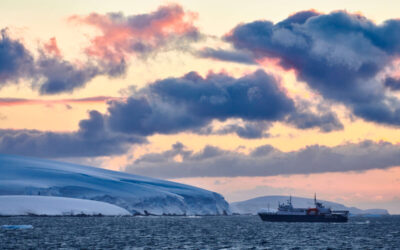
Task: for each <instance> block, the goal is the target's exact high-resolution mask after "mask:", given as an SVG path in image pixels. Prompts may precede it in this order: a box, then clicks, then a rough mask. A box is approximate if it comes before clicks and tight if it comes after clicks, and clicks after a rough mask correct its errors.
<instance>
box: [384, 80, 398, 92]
mask: <svg viewBox="0 0 400 250" xmlns="http://www.w3.org/2000/svg"><path fill="white" fill-rule="evenodd" d="M384 84H385V86H386V87H387V88H389V89H390V90H392V91H398V90H400V79H397V78H394V77H387V78H386V79H385V81H384Z"/></svg>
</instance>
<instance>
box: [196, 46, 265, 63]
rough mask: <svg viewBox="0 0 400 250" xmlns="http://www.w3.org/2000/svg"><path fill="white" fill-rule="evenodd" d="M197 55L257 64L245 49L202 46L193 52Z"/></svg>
mask: <svg viewBox="0 0 400 250" xmlns="http://www.w3.org/2000/svg"><path fill="white" fill-rule="evenodd" d="M195 55H196V56H198V57H203V58H211V59H216V60H221V61H227V62H238V63H244V64H257V63H256V62H255V61H254V58H253V57H252V55H251V54H250V53H246V52H245V51H235V50H224V49H213V48H203V49H201V50H199V51H196V53H195Z"/></svg>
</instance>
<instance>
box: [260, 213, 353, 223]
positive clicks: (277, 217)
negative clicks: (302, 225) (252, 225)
mask: <svg viewBox="0 0 400 250" xmlns="http://www.w3.org/2000/svg"><path fill="white" fill-rule="evenodd" d="M258 215H259V216H260V218H261V219H262V220H263V221H271V222H347V221H348V218H347V216H343V215H336V214H335V215H329V216H325V215H283V214H272V213H259V214H258Z"/></svg>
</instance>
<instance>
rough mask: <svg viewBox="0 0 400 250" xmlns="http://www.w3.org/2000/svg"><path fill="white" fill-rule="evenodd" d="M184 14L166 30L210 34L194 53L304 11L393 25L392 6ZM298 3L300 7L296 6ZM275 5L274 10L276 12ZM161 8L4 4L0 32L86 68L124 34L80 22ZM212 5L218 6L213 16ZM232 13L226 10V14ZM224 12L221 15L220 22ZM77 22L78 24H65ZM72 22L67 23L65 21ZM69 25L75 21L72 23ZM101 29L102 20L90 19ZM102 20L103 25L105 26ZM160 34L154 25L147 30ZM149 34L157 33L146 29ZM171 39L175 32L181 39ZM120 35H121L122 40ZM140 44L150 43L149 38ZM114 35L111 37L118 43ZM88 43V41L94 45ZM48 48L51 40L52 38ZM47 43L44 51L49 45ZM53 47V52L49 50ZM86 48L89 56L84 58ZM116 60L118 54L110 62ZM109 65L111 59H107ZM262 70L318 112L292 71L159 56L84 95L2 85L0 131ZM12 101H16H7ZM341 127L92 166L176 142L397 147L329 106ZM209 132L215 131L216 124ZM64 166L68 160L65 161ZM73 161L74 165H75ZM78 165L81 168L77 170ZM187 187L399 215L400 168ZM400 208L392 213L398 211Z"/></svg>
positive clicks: (316, 99)
mask: <svg viewBox="0 0 400 250" xmlns="http://www.w3.org/2000/svg"><path fill="white" fill-rule="evenodd" d="M175 2H177V3H178V4H181V5H182V6H183V7H184V9H185V10H187V11H188V13H190V15H189V16H188V17H187V19H189V20H187V19H186V21H187V22H185V23H180V22H177V20H176V19H173V20H172V21H171V23H172V26H171V27H170V29H172V30H178V31H179V32H181V33H182V32H184V31H187V30H188V29H190V28H191V25H192V24H193V25H196V26H198V27H199V29H200V30H201V31H202V32H205V33H207V34H209V37H208V38H207V39H205V40H202V41H200V42H199V43H198V44H195V45H194V47H195V48H202V47H205V46H210V47H212V46H226V47H229V45H227V44H225V43H224V42H223V41H221V40H219V39H218V37H220V36H223V35H224V34H226V33H228V32H229V31H230V30H231V29H232V28H233V27H235V26H236V25H237V24H239V23H241V22H250V21H253V20H256V19H268V20H272V21H275V22H276V21H279V20H282V19H284V18H286V17H287V16H288V15H290V14H292V13H294V12H296V11H300V10H306V9H310V8H313V9H316V10H318V11H322V12H325V13H326V12H330V11H332V10H337V9H346V10H349V11H352V12H356V11H357V12H360V13H363V14H364V15H366V16H367V17H368V18H371V19H373V20H375V21H376V22H377V23H380V22H382V21H383V20H386V19H389V18H399V17H400V14H398V9H399V8H400V2H399V1H390V0H383V1H379V3H378V2H377V1H372V0H371V1H367V0H365V1H351V3H350V1H344V0H340V1H334V2H332V1H316V0H307V1H287V0H285V1H283V2H282V1H250V2H240V3H239V2H232V1H217V2H210V1H175ZM300 2H301V3H300ZM278 3H279V4H278ZM163 4H165V1H153V0H152V1H146V2H143V1H122V0H121V1H112V2H109V1H76V0H74V1H68V2H64V3H60V2H57V3H55V2H54V1H50V0H41V1H35V3H33V2H32V1H27V0H26V1H22V0H21V1H9V0H6V1H4V3H2V8H1V10H0V16H2V17H3V18H1V19H0V25H1V27H9V29H10V33H11V36H12V37H13V38H19V39H22V40H23V42H24V44H26V46H27V47H28V48H36V47H38V46H43V44H47V49H48V50H50V51H52V53H55V54H58V55H63V56H65V58H67V59H70V60H71V61H78V62H81V61H83V57H84V56H83V55H84V54H85V53H86V54H89V55H95V56H97V57H101V58H103V57H105V54H103V52H104V50H102V49H103V48H104V47H106V46H108V45H109V43H118V44H121V43H122V44H123V45H124V46H127V45H126V44H124V43H123V41H124V39H125V35H126V36H130V35H132V34H127V33H126V32H125V31H124V30H123V29H121V30H119V33H118V34H113V35H114V36H113V38H114V40H112V41H111V40H108V39H107V37H101V36H99V35H100V34H101V32H100V31H99V30H98V29H96V27H91V26H90V25H83V24H81V23H79V22H85V23H86V24H87V23H89V24H92V25H94V26H96V24H93V22H94V21H93V19H90V20H89V19H87V18H86V19H85V18H84V17H87V16H88V15H90V13H92V12H97V13H99V14H100V15H104V14H106V13H107V12H110V11H122V12H124V13H125V14H127V15H128V14H129V15H132V14H139V13H148V12H150V11H154V10H155V9H157V8H158V6H160V5H163ZM210 4H215V7H212V8H210ZM227 4H228V5H229V6H230V8H227V9H226V8H223V6H226V5H227ZM221 12H223V13H221ZM71 16H75V17H79V18H76V19H78V20H79V22H78V23H79V24H76V23H73V22H71V21H70V19H69V18H70V17H71ZM68 20H69V21H68ZM75 21H76V20H75ZM97 21H99V20H97ZM103 21H104V20H103ZM154 25H155V27H156V28H159V29H160V34H161V33H162V34H164V33H163V32H165V30H162V29H161V28H160V27H161V26H162V25H161V24H157V23H156V24H154ZM152 29H154V27H153V28H152ZM179 32H178V33H179ZM121 34H122V35H121ZM145 34H146V39H147V38H149V39H154V37H151V36H149V35H148V34H147V33H145ZM117 35H118V36H117ZM93 37H95V38H93ZM53 38H54V40H51V39H53ZM48 41H50V43H48ZM55 42H57V46H56V44H55ZM92 43H95V44H97V47H96V50H88V49H87V48H88V46H90V45H91V44H92ZM114 55H118V56H119V54H118V53H116V54H114ZM113 59H114V58H113ZM258 68H262V69H264V70H265V71H267V72H269V73H272V74H274V75H275V76H276V78H277V79H278V80H279V84H280V88H281V89H282V90H283V91H284V92H285V93H287V95H288V96H289V97H291V98H293V99H296V98H301V99H303V100H306V101H308V102H309V103H310V104H311V106H312V107H317V106H318V105H319V104H321V103H322V102H323V98H322V97H321V96H320V95H319V94H318V93H316V92H315V91H312V90H310V89H309V87H307V85H306V84H305V83H304V82H298V81H297V80H296V74H295V71H294V70H289V71H286V70H283V69H282V68H280V67H279V66H278V65H277V62H276V61H274V60H265V61H263V62H262V63H261V64H260V65H257V66H255V65H244V64H237V63H232V62H222V61H216V60H211V59H205V58H197V57H194V56H193V55H192V54H191V53H188V52H182V51H163V52H161V53H159V54H157V55H155V56H150V57H148V58H146V59H145V60H142V59H139V58H136V57H135V56H132V57H130V66H129V68H128V71H127V73H126V75H125V76H124V77H120V78H108V77H106V76H97V77H95V78H94V79H92V80H91V81H90V82H89V83H88V84H87V85H86V86H85V87H84V88H81V89H78V90H77V91H75V92H73V93H63V94H58V95H53V96H48V95H40V94H38V92H37V90H35V89H31V88H30V82H29V81H27V80H24V81H23V82H22V83H21V84H19V85H8V86H5V87H2V88H1V89H0V129H37V130H41V131H58V132H71V131H76V130H77V129H78V124H79V121H80V120H82V119H85V118H87V117H88V111H89V110H98V111H99V112H101V113H106V112H107V107H108V106H107V101H109V100H115V99H121V100H122V99H124V98H126V96H127V95H129V93H130V92H129V87H131V86H135V87H136V88H137V89H140V88H141V87H144V86H147V85H148V84H149V83H151V82H153V81H155V80H157V79H163V78H166V77H180V76H182V75H184V74H186V73H187V72H190V71H197V72H199V74H201V75H202V76H206V75H207V73H208V72H211V71H212V72H226V73H228V74H229V75H232V76H233V77H241V76H243V75H245V74H246V73H249V72H253V71H254V70H256V69H258ZM12 98H14V100H11V99H12ZM329 105H331V106H330V107H331V108H332V110H334V111H335V112H336V113H337V115H338V117H339V118H340V120H341V121H342V122H343V124H344V129H343V130H340V131H333V132H330V133H322V132H320V131H318V129H307V130H301V129H297V128H294V127H293V126H290V125H287V124H285V123H282V122H275V123H274V124H273V125H272V127H271V128H270V130H269V133H270V134H272V135H273V136H271V137H269V138H259V139H244V138H240V137H238V136H237V135H235V134H227V135H209V136H205V135H198V134H192V133H188V132H181V133H176V134H168V135H160V134H155V135H152V136H149V137H148V140H149V143H147V144H144V145H133V146H132V147H131V149H130V150H129V151H128V152H127V153H126V154H124V155H120V156H107V157H99V158H98V159H97V160H99V161H96V162H97V163H98V165H97V166H99V167H105V168H109V169H114V170H124V166H125V165H126V164H128V163H130V162H132V161H133V160H134V159H137V158H139V157H140V156H141V155H144V154H146V153H150V152H162V151H165V150H167V149H169V148H170V147H171V145H172V144H173V143H175V142H177V141H179V142H182V143H183V144H184V145H185V146H186V147H187V148H188V149H190V150H194V151H198V150H200V149H202V148H204V147H205V146H206V145H213V146H218V147H220V148H221V149H225V150H233V151H234V150H241V151H242V152H246V153H248V152H250V150H252V149H254V148H255V147H257V146H261V145H265V144H270V145H272V146H274V147H275V148H277V149H279V150H281V151H284V152H288V151H292V150H298V149H301V148H304V147H306V146H307V145H313V144H319V145H325V146H329V147H333V146H337V145H341V144H343V143H346V142H353V143H357V142H360V141H363V140H372V141H376V142H378V141H387V142H391V143H393V144H399V143H400V133H399V130H398V128H397V127H393V126H387V125H382V124H376V123H373V122H368V121H364V120H363V119H361V118H357V117H353V116H352V115H351V112H350V111H349V109H348V107H346V106H344V105H342V104H338V103H331V104H329ZM215 123H218V122H217V121H216V122H215ZM67 160H68V159H67ZM74 160H76V159H74ZM82 162H84V161H82ZM173 180H174V181H179V182H183V183H186V184H190V185H196V186H199V187H203V188H206V189H210V190H213V191H216V192H220V193H221V194H223V195H225V197H226V198H227V200H228V201H238V200H243V199H248V198H253V197H256V196H261V195H273V194H281V195H285V194H286V195H288V194H292V195H295V196H306V197H311V196H312V194H313V193H314V192H317V193H318V195H319V197H320V198H321V199H326V200H332V201H337V202H341V203H344V204H347V205H355V206H356V205H357V206H361V207H363V208H370V207H380V206H386V207H387V208H388V209H390V211H391V212H393V213H400V202H399V200H400V196H399V191H400V168H399V167H394V168H389V169H386V170H368V171H365V172H358V173H357V172H346V173H323V174H310V175H292V176H273V177H251V178H250V177H235V178H228V177H221V178H185V179H173ZM396 206H399V207H396Z"/></svg>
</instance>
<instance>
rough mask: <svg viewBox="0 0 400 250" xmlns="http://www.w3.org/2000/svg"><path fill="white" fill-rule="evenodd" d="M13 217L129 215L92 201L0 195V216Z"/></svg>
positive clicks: (124, 210)
mask: <svg viewBox="0 0 400 250" xmlns="http://www.w3.org/2000/svg"><path fill="white" fill-rule="evenodd" d="M15 215H49V216H55V215H59V216H60V215H64V216H65V215H69V216H71V215H72V216H73V215H106V216H123V215H131V213H129V212H128V211H127V210H126V209H123V208H121V207H118V206H115V205H112V204H109V203H105V202H101V201H92V200H82V199H75V198H65V197H53V196H34V195H30V196H27V195H1V196H0V216H15Z"/></svg>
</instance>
